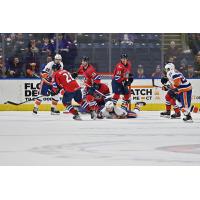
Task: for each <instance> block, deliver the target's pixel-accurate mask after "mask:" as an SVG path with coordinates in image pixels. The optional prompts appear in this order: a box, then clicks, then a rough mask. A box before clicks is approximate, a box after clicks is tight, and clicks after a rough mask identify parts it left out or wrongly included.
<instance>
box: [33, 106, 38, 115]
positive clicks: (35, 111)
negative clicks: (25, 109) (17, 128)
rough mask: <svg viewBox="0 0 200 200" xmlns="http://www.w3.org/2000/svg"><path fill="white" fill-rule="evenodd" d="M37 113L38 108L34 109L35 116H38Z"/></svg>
mask: <svg viewBox="0 0 200 200" xmlns="http://www.w3.org/2000/svg"><path fill="white" fill-rule="evenodd" d="M37 112H38V108H36V107H34V108H33V114H35V115H37Z"/></svg>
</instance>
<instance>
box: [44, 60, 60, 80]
mask: <svg viewBox="0 0 200 200" xmlns="http://www.w3.org/2000/svg"><path fill="white" fill-rule="evenodd" d="M54 64H56V63H55V62H54V61H51V62H49V63H47V65H46V66H45V67H44V69H43V70H42V73H47V74H48V76H49V77H52V75H53V70H52V66H53V65H54ZM60 65H61V68H60V69H61V70H63V63H62V62H60Z"/></svg>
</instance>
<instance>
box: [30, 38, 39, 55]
mask: <svg viewBox="0 0 200 200" xmlns="http://www.w3.org/2000/svg"><path fill="white" fill-rule="evenodd" d="M28 49H29V50H30V51H31V52H34V53H38V52H39V49H38V47H37V46H36V41H35V40H34V39H33V40H30V42H29V44H28Z"/></svg>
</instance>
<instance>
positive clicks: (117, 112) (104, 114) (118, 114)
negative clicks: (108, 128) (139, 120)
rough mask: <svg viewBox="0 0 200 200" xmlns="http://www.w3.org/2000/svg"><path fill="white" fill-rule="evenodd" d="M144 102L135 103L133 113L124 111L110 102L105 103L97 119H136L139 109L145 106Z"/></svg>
mask: <svg viewBox="0 0 200 200" xmlns="http://www.w3.org/2000/svg"><path fill="white" fill-rule="evenodd" d="M145 105H146V103H145V102H137V103H136V104H135V108H134V110H133V111H126V110H125V109H123V108H120V107H117V106H115V105H114V103H113V102H112V101H107V102H106V104H105V107H104V108H103V109H102V110H101V111H100V113H99V114H98V118H99V119H103V118H107V119H127V118H136V117H137V116H138V113H139V112H140V108H141V107H142V106H145Z"/></svg>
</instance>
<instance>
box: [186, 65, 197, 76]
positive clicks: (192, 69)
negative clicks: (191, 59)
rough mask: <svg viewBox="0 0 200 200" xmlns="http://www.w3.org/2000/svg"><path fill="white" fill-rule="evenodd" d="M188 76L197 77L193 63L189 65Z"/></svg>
mask: <svg viewBox="0 0 200 200" xmlns="http://www.w3.org/2000/svg"><path fill="white" fill-rule="evenodd" d="M186 77H187V78H195V72H194V67H193V66H192V65H188V69H187V75H186Z"/></svg>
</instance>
